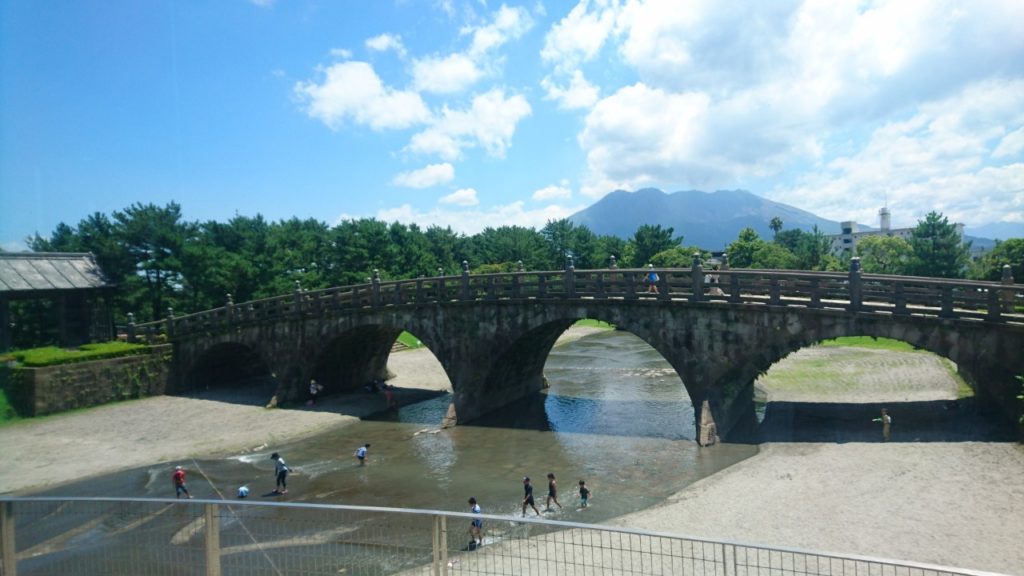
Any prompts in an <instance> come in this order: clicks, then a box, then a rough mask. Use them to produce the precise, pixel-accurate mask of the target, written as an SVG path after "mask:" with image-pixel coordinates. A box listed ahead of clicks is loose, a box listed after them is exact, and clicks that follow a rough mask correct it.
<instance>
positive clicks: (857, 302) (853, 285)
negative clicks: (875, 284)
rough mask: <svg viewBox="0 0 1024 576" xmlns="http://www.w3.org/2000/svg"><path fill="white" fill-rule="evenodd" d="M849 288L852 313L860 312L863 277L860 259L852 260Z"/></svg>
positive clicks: (856, 257) (848, 279) (857, 257)
mask: <svg viewBox="0 0 1024 576" xmlns="http://www.w3.org/2000/svg"><path fill="white" fill-rule="evenodd" d="M847 282H848V284H847V288H848V290H849V292H850V293H849V296H850V311H851V312H858V311H859V310H860V306H861V290H862V288H863V286H862V285H861V275H860V257H859V256H854V257H853V258H850V274H849V276H848V278H847Z"/></svg>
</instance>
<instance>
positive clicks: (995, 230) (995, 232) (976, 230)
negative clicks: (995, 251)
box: [964, 222, 1024, 240]
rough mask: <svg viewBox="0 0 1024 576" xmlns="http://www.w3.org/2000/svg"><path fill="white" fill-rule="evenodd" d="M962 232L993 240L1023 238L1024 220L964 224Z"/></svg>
mask: <svg viewBox="0 0 1024 576" xmlns="http://www.w3.org/2000/svg"><path fill="white" fill-rule="evenodd" d="M964 234H967V235H970V236H980V237H982V238H991V239H993V240H1006V239H1008V238H1024V222H993V223H991V224H979V225H978V226H965V227H964Z"/></svg>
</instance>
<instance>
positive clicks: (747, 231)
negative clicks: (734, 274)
mask: <svg viewBox="0 0 1024 576" xmlns="http://www.w3.org/2000/svg"><path fill="white" fill-rule="evenodd" d="M762 244H764V240H761V237H760V236H758V235H757V232H755V231H754V229H753V228H750V227H749V226H748V227H747V228H744V229H743V230H740V233H739V236H737V238H736V240H734V241H733V242H732V243H731V244H729V247H728V248H727V249H726V250H727V252H728V254H729V266H731V267H733V268H750V267H751V266H752V265H753V263H754V252H755V251H756V250H757V249H758V248H759V247H760V246H761V245H762Z"/></svg>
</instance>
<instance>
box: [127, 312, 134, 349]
mask: <svg viewBox="0 0 1024 576" xmlns="http://www.w3.org/2000/svg"><path fill="white" fill-rule="evenodd" d="M127 331H128V342H129V343H133V344H134V343H135V314H132V313H131V312H129V313H128V328H127Z"/></svg>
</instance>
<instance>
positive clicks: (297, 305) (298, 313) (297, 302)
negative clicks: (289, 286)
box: [292, 280, 302, 318]
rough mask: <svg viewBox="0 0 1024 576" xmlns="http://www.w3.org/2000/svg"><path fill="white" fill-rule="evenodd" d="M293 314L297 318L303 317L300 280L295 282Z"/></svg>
mask: <svg viewBox="0 0 1024 576" xmlns="http://www.w3.org/2000/svg"><path fill="white" fill-rule="evenodd" d="M292 303H293V308H294V309H293V310H292V313H293V314H294V315H295V317H296V318H301V317H302V284H300V283H299V281H298V280H296V281H295V288H294V289H293V290H292Z"/></svg>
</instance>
